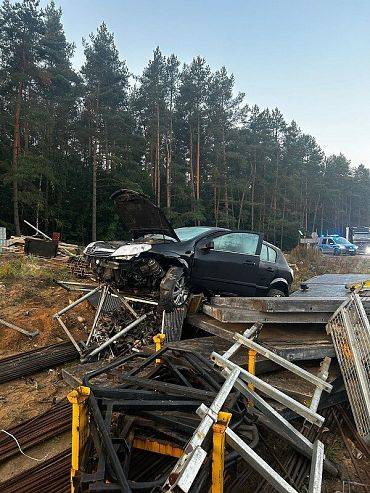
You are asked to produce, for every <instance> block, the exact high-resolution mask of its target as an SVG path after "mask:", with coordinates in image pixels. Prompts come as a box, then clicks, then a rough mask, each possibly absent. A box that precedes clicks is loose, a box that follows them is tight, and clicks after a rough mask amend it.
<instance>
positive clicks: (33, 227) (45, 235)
mask: <svg viewBox="0 0 370 493" xmlns="http://www.w3.org/2000/svg"><path fill="white" fill-rule="evenodd" d="M23 222H25V223H26V224H27V225H28V226H30V227H31V228H32V229H34V230H35V231H36V232H37V233H40V235H41V236H43V237H44V238H46V239H47V240H50V241H53V240H52V239H51V238H50V236H48V235H47V234H45V233H43V232H42V231H41V229H39V228H36V226H34V225H33V224H31V223H29V222H28V221H26V220H25V219H23Z"/></svg>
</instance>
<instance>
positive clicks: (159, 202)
mask: <svg viewBox="0 0 370 493" xmlns="http://www.w3.org/2000/svg"><path fill="white" fill-rule="evenodd" d="M160 156H161V154H160V128H159V104H158V103H157V159H156V168H157V173H156V176H157V205H158V207H160V205H161V168H160Z"/></svg>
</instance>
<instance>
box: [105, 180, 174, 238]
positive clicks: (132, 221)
mask: <svg viewBox="0 0 370 493" xmlns="http://www.w3.org/2000/svg"><path fill="white" fill-rule="evenodd" d="M111 199H113V201H114V202H115V204H116V207H117V211H118V214H119V217H120V219H121V222H122V226H123V228H124V229H125V231H127V232H129V233H131V235H132V237H133V238H134V239H136V238H139V237H140V236H144V235H148V234H160V235H166V236H169V237H170V238H173V239H174V240H176V241H180V240H179V238H178V236H177V235H176V233H175V230H174V229H173V227H172V226H171V224H170V223H169V221H168V219H167V218H166V216H165V215H164V213H163V211H162V210H161V209H160V208H159V207H158V206H156V205H155V204H153V202H152V201H151V200H149V199H148V198H147V197H146V196H145V195H143V194H141V193H139V192H135V191H133V190H127V189H121V190H117V192H114V193H113V194H112V195H111Z"/></svg>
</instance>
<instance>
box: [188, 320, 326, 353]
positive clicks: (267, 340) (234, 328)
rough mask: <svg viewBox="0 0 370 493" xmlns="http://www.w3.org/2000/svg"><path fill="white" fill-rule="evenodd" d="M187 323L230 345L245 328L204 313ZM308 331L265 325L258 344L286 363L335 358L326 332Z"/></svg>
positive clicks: (291, 326)
mask: <svg viewBox="0 0 370 493" xmlns="http://www.w3.org/2000/svg"><path fill="white" fill-rule="evenodd" d="M187 322H188V323H189V324H190V325H193V326H194V327H197V328H200V329H202V330H204V331H206V332H208V333H210V334H212V335H215V336H218V337H219V338H222V339H224V340H226V341H230V342H235V341H234V334H235V333H237V332H244V330H245V329H246V328H247V327H248V325H246V324H234V323H224V322H220V321H219V320H215V319H214V318H212V317H209V316H208V315H205V314H203V313H197V314H194V315H189V316H188V318H187ZM249 325H250V324H249ZM307 327H308V326H307V325H294V324H290V325H279V324H274V325H264V326H263V329H262V331H261V332H260V334H259V336H258V340H259V341H260V342H261V343H263V344H264V345H265V346H266V347H268V348H269V349H271V350H272V351H274V352H275V353H277V354H279V355H280V356H282V357H284V358H285V359H288V360H289V361H303V360H316V359H323V358H324V357H325V356H329V357H333V356H335V351H334V347H333V343H332V341H331V337H330V336H329V335H328V334H327V333H326V331H325V329H324V328H320V326H318V325H313V326H311V327H309V330H307ZM202 339H206V338H202ZM183 342H185V341H183ZM218 352H221V351H218Z"/></svg>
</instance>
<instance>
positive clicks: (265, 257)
mask: <svg viewBox="0 0 370 493" xmlns="http://www.w3.org/2000/svg"><path fill="white" fill-rule="evenodd" d="M260 259H261V260H262V262H268V260H269V256H268V253H267V246H266V245H265V244H264V243H262V248H261V253H260Z"/></svg>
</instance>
